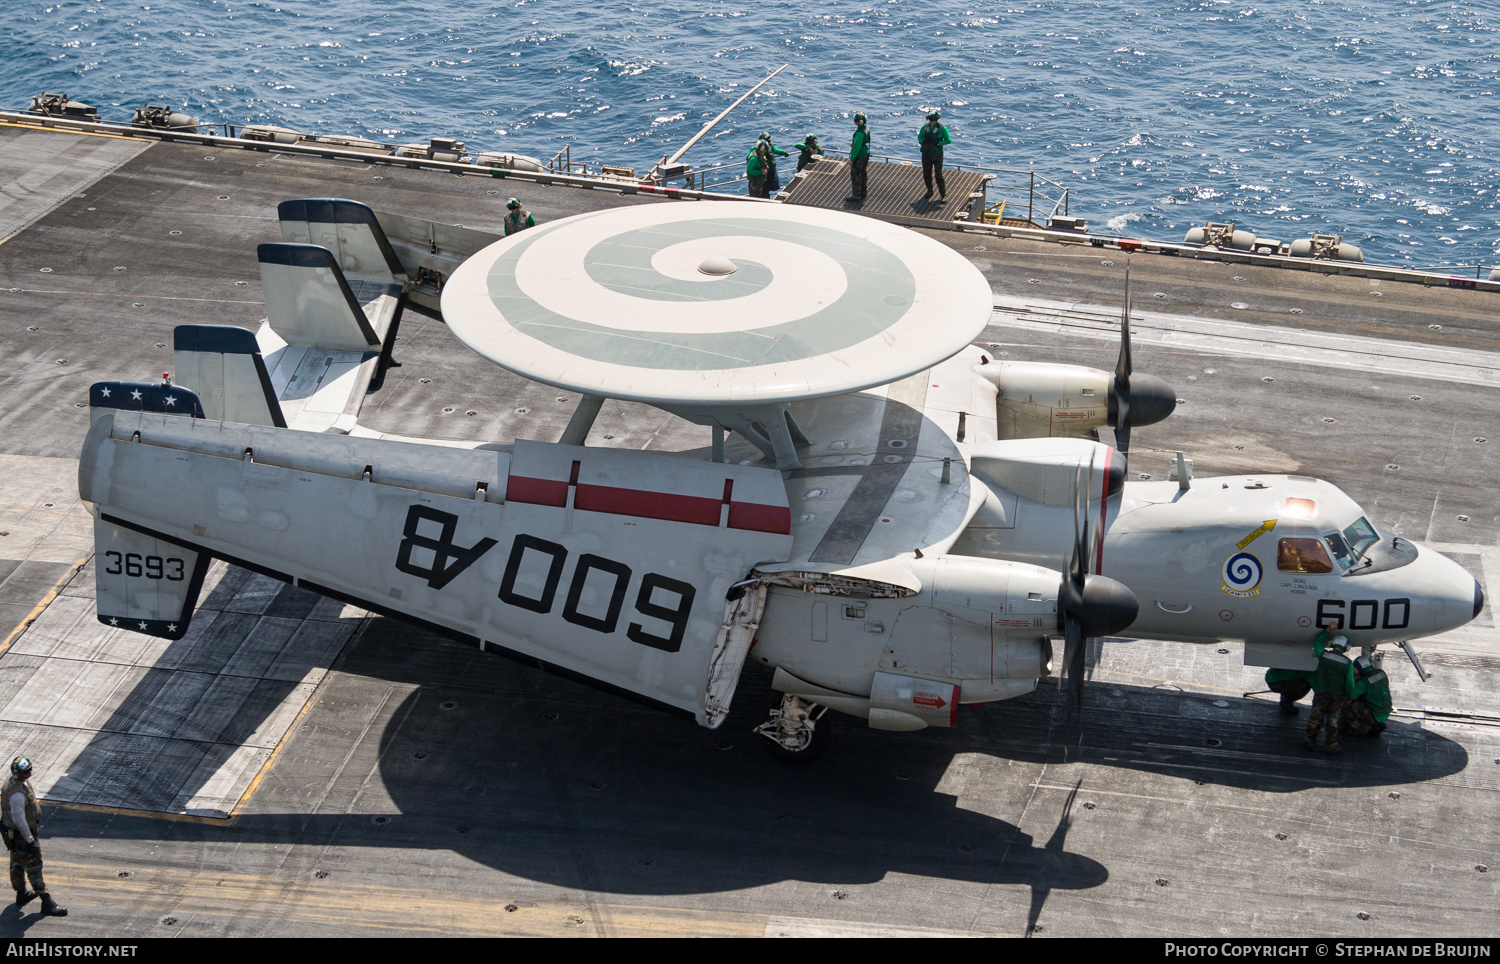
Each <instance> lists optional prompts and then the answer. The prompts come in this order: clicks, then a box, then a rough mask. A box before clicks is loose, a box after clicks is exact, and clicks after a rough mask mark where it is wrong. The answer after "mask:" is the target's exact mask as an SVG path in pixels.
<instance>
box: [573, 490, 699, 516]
mask: <svg viewBox="0 0 1500 964" xmlns="http://www.w3.org/2000/svg"><path fill="white" fill-rule="evenodd" d="M722 505H723V503H722V502H720V501H719V500H718V499H705V498H701V497H699V496H693V495H670V494H668V493H666V492H643V491H641V490H639V489H619V488H615V487H614V486H610V485H580V486H579V487H578V492H577V494H575V495H574V496H573V508H575V509H582V510H584V511H585V512H609V513H611V514H613V515H628V516H635V517H636V518H640V519H662V520H664V521H667V522H691V523H693V524H695V525H700V526H717V525H718V524H719V510H720V506H722Z"/></svg>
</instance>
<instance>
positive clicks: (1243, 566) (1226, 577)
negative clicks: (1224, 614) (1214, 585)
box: [1219, 552, 1264, 599]
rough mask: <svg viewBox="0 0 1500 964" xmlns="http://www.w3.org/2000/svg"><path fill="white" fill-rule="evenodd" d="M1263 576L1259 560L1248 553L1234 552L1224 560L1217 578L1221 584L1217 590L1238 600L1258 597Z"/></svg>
mask: <svg viewBox="0 0 1500 964" xmlns="http://www.w3.org/2000/svg"><path fill="white" fill-rule="evenodd" d="M1263 574H1264V570H1263V569H1262V568H1261V565H1260V560H1259V559H1257V558H1255V556H1254V555H1253V554H1251V553H1248V552H1236V553H1235V554H1234V555H1232V556H1230V557H1229V558H1228V559H1225V560H1224V568H1223V569H1222V570H1221V571H1220V573H1219V577H1220V578H1221V579H1222V580H1223V583H1222V584H1221V585H1220V586H1219V589H1220V590H1221V591H1223V592H1225V593H1228V594H1229V595H1231V596H1237V597H1239V598H1240V599H1249V598H1250V597H1251V596H1259V595H1260V580H1261V576H1262V575H1263Z"/></svg>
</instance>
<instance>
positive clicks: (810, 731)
mask: <svg viewBox="0 0 1500 964" xmlns="http://www.w3.org/2000/svg"><path fill="white" fill-rule="evenodd" d="M827 712H828V707H826V706H819V705H818V704H817V703H814V702H812V701H811V700H805V699H803V698H802V697H800V696H793V695H792V694H790V693H787V694H786V695H784V696H782V698H781V705H780V706H778V707H777V708H775V709H773V710H771V718H770V719H769V720H767V721H766V722H764V723H762V724H761V725H760V726H757V727H756V728H755V732H756V733H759V734H760V735H761V736H763V737H765V738H766V739H768V740H770V741H771V753H772V754H774V755H775V756H776V757H777V758H778V759H782V760H788V761H797V762H804V763H805V762H807V761H809V760H815V759H817V758H818V757H819V756H821V755H822V753H823V751H824V750H825V749H827V748H828V727H826V726H820V725H819V722H820V721H821V720H822V719H823V714H825V713H827Z"/></svg>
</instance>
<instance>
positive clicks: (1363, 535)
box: [1344, 516, 1380, 559]
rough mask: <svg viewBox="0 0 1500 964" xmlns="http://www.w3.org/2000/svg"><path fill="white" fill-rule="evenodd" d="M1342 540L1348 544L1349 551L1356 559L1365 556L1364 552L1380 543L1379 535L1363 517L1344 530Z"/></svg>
mask: <svg viewBox="0 0 1500 964" xmlns="http://www.w3.org/2000/svg"><path fill="white" fill-rule="evenodd" d="M1344 538H1345V539H1346V540H1348V542H1349V551H1350V552H1352V553H1353V554H1354V558H1355V559H1358V558H1360V557H1361V556H1363V555H1364V554H1365V550H1366V549H1368V548H1370V547H1371V546H1373V545H1374V544H1375V543H1377V542H1379V541H1380V535H1379V534H1378V533H1377V532H1376V531H1375V527H1374V526H1372V525H1370V520H1368V519H1366V518H1364V517H1363V516H1361V517H1360V519H1359V520H1358V521H1357V522H1355V523H1354V524H1353V525H1351V526H1349V527H1348V528H1346V529H1345V530H1344Z"/></svg>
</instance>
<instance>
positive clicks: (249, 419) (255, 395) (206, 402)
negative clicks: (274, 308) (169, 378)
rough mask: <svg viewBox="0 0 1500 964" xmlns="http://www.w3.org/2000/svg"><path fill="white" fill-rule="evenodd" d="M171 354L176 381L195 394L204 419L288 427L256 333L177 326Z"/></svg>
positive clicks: (211, 327)
mask: <svg viewBox="0 0 1500 964" xmlns="http://www.w3.org/2000/svg"><path fill="white" fill-rule="evenodd" d="M172 353H173V356H174V359H175V362H174V363H175V364H176V366H177V380H178V381H179V382H181V383H182V384H184V385H189V386H191V387H192V388H193V389H194V390H195V392H196V393H197V396H198V398H197V401H198V402H199V403H201V405H202V406H203V408H202V411H203V414H204V416H205V417H207V418H211V419H215V420H220V421H227V422H245V423H247V424H250V425H274V426H276V427H277V428H285V427H286V419H285V418H284V417H283V416H282V412H281V403H280V402H278V401H277V400H276V393H275V391H273V390H272V388H271V376H270V374H269V373H268V372H267V371H266V363H265V360H264V359H263V358H262V357H261V351H260V345H259V344H257V343H256V341H255V335H254V334H253V333H251V332H248V331H246V330H245V329H243V328H235V327H233V326H230V325H178V326H177V328H176V329H174V330H173V332H172Z"/></svg>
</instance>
